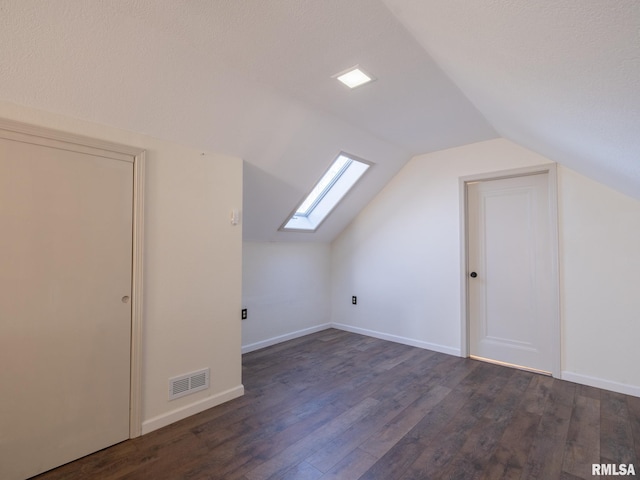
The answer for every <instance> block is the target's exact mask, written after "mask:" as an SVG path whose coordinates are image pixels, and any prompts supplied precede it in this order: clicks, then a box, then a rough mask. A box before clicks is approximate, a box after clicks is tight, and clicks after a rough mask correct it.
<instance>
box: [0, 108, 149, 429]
mask: <svg viewBox="0 0 640 480" xmlns="http://www.w3.org/2000/svg"><path fill="white" fill-rule="evenodd" d="M0 138H6V139H13V140H16V139H19V140H26V141H27V143H34V142H35V143H37V144H40V145H45V146H52V147H56V146H58V147H61V148H63V144H64V143H66V144H69V143H71V144H73V145H74V149H76V147H77V150H78V151H82V149H83V148H87V149H91V150H92V153H94V154H95V150H96V149H97V150H103V151H104V152H108V155H109V157H110V158H114V159H118V160H122V161H125V162H130V163H132V164H133V185H132V188H133V225H132V227H133V228H132V232H133V235H132V255H133V256H132V265H131V348H130V351H131V359H130V362H131V363H130V365H131V372H130V379H131V380H130V382H131V383H130V392H129V438H134V437H139V436H140V435H141V434H142V319H143V298H142V296H143V271H144V269H143V249H144V185H145V180H144V179H145V150H142V149H140V148H135V147H129V146H125V145H120V144H117V143H112V142H108V141H104V140H99V139H95V138H90V137H85V136H82V135H75V134H72V133H68V132H62V131H58V130H53V129H49V128H45V127H40V126H35V125H30V124H26V123H21V122H16V121H13V120H6V119H2V118H0Z"/></svg>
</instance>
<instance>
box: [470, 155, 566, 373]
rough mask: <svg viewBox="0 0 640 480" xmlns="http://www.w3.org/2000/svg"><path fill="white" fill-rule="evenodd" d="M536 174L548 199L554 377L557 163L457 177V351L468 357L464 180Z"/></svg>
mask: <svg viewBox="0 0 640 480" xmlns="http://www.w3.org/2000/svg"><path fill="white" fill-rule="evenodd" d="M536 174H547V186H548V189H547V191H548V200H549V234H550V237H551V238H550V243H551V245H550V248H551V275H552V284H553V286H554V287H555V288H553V295H552V298H551V299H550V300H551V310H552V312H553V318H552V319H551V321H552V331H553V332H554V333H553V334H552V338H551V339H550V341H551V352H552V357H553V358H552V369H551V374H552V376H553V377H555V378H560V376H561V372H562V369H561V335H562V331H561V323H560V269H559V236H558V174H557V164H555V163H546V164H542V165H535V166H531V167H524V168H516V169H510V170H500V171H495V172H486V173H479V174H475V175H467V176H463V177H460V178H459V193H460V287H461V288H460V290H461V298H460V305H461V315H460V317H461V326H460V354H461V356H462V357H465V358H466V357H469V352H470V345H469V336H470V335H469V329H470V312H469V294H468V292H469V265H468V255H469V235H468V227H467V225H468V206H467V202H468V184H469V183H470V182H482V181H489V180H501V179H505V178H514V177H523V176H529V175H536Z"/></svg>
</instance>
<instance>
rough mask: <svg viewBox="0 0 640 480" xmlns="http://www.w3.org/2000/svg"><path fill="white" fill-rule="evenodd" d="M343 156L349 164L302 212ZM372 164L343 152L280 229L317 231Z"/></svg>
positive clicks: (287, 230)
mask: <svg viewBox="0 0 640 480" xmlns="http://www.w3.org/2000/svg"><path fill="white" fill-rule="evenodd" d="M341 158H345V159H346V160H347V162H346V163H345V165H343V167H342V168H340V170H338V172H336V173H335V174H334V176H333V177H332V178H331V180H330V181H329V182H328V184H327V186H325V187H324V188H323V189H322V190H321V191H320V193H319V194H317V198H316V199H315V200H313V201H312V202H311V204H310V206H309V207H308V208H307V209H306V210H305V211H300V208H301V207H302V206H303V205H304V204H305V203H307V201H308V197H309V196H310V195H311V194H312V193H313V191H314V190H316V187H317V186H318V185H319V184H320V183H321V182H322V181H323V180H324V179H325V177H326V175H327V174H328V173H329V172H330V171H331V169H332V168H333V166H334V165H335V164H336V162H338V161H339V160H340V159H341ZM371 166H373V163H371V162H368V161H366V160H363V159H361V158H358V157H356V156H354V155H351V154H348V153H345V152H340V154H339V155H337V156H336V158H335V159H334V161H333V162H332V163H331V165H329V168H327V170H325V172H324V174H323V175H322V176H321V177H320V180H318V181H317V182H316V184H315V185H314V186H313V188H312V189H311V192H310V193H309V194H307V195H305V197H304V198H303V199H302V200H301V201H300V202H299V203H298V207H296V209H295V210H294V211H293V212H291V213H290V214H289V216H288V217H287V219H286V220H285V221H284V223H283V224H282V225H281V226H280V228H279V229H278V230H280V231H284V232H306V233H313V232H315V231H316V230H317V229H318V228H319V227H320V225H322V223H323V222H324V221H325V220H326V219H327V218H328V217H329V215H330V214H331V212H333V210H334V209H335V208H336V207H337V206H338V204H340V203H341V202H342V201H343V199H344V197H345V196H347V194H348V193H349V192H350V191H351V190H353V187H354V186H355V185H356V183H358V182H359V181H360V179H361V178H362V177H363V176H364V174H365V173H366V172H367V171H368V170H369V169H370V167H371Z"/></svg>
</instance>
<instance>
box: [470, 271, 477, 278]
mask: <svg viewBox="0 0 640 480" xmlns="http://www.w3.org/2000/svg"><path fill="white" fill-rule="evenodd" d="M469 276H470V277H471V278H476V277H477V276H478V274H477V273H476V272H471V273H470V274H469Z"/></svg>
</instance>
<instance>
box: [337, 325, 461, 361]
mask: <svg viewBox="0 0 640 480" xmlns="http://www.w3.org/2000/svg"><path fill="white" fill-rule="evenodd" d="M331 327H333V328H337V329H338V330H344V331H346V332H351V333H359V334H360V335H366V336H368V337H374V338H379V339H380V340H388V341H390V342H396V343H402V344H403V345H409V346H411V347H418V348H424V349H425V350H433V351H435V352H440V353H446V354H447V355H455V356H456V357H459V356H460V355H461V352H460V349H459V348H453V347H447V346H444V345H438V344H437V343H429V342H423V341H422V340H415V339H413V338H407V337H400V336H398V335H391V334H389V333H383V332H377V331H375V330H368V329H366V328H360V327H352V326H350V325H344V324H342V323H332V324H331Z"/></svg>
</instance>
